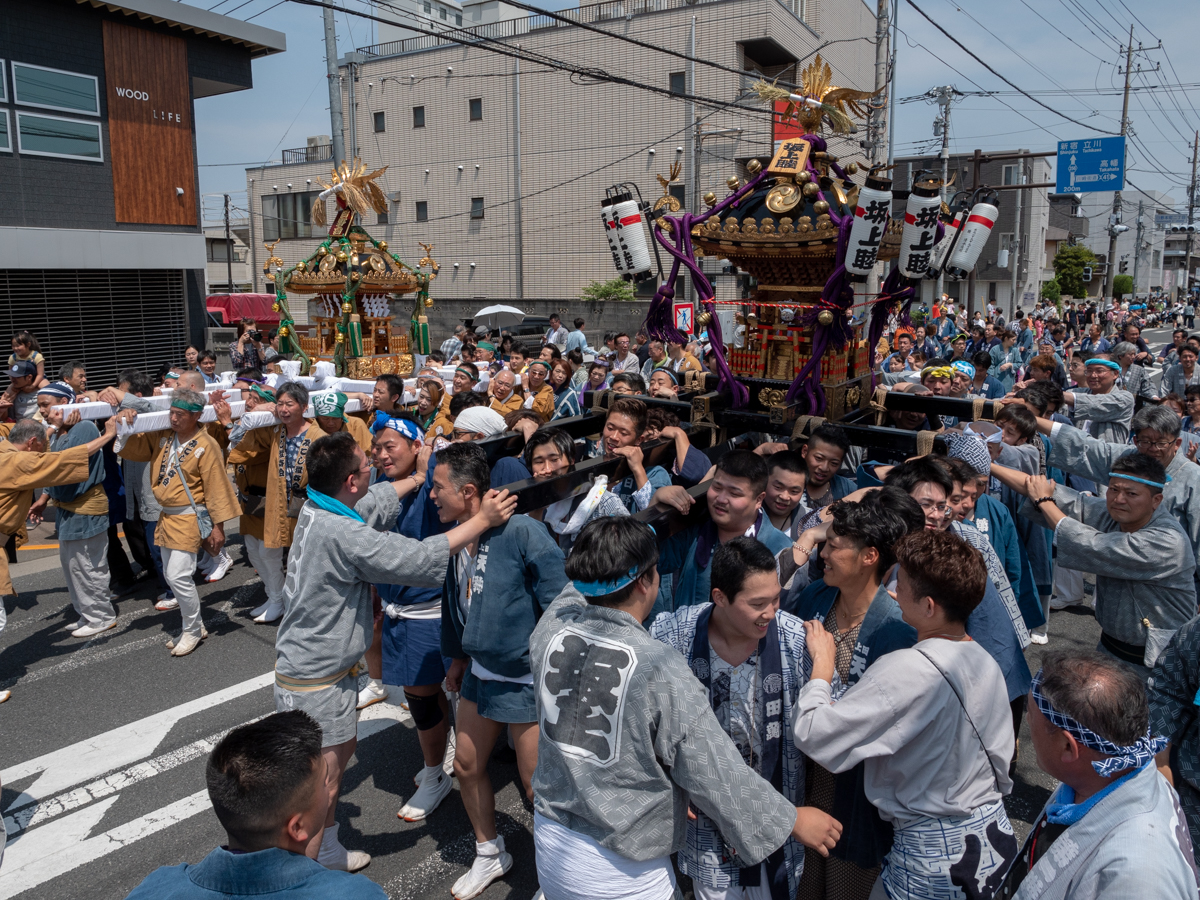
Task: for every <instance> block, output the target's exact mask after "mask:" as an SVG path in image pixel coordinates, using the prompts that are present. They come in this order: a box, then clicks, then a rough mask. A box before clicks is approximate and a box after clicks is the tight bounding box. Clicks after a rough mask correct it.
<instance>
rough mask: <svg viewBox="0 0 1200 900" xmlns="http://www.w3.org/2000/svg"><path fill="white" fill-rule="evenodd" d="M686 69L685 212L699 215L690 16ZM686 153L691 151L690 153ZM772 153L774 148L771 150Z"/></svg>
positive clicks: (692, 291)
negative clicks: (686, 194)
mask: <svg viewBox="0 0 1200 900" xmlns="http://www.w3.org/2000/svg"><path fill="white" fill-rule="evenodd" d="M687 55H688V61H687V67H686V68H685V69H684V73H685V74H684V81H685V83H686V84H687V92H688V97H687V100H686V101H685V102H684V104H683V117H684V120H685V121H686V123H687V132H686V134H687V141H686V143H688V144H690V146H688V147H686V148H685V151H684V156H685V157H686V159H685V160H684V162H685V164H688V165H689V167H690V168H691V171H690V172H684V178H685V179H686V183H687V192H688V202H687V210H688V211H689V212H691V214H692V215H694V216H695V215H699V214H700V154H701V153H703V152H704V146H703V145H704V142H703V141H702V140H701V139H700V134H699V131H700V126H699V125H698V124H697V123H696V101H695V100H693V99H692V98H693V97H695V96H696V63H695V62H693V60H695V58H696V17H695V16H692V25H691V28H690V29H689V30H688V43H687ZM687 151H691V152H690V153H689V152H687ZM771 152H772V153H774V148H772V151H771ZM685 284H686V285H687V293H686V294H685V296H686V298H687V299H688V300H689V301H690V302H691V304H692V307H693V310H694V309H695V306H696V299H697V297H696V286H695V285H694V284H693V283H692V278H691V276H690V275H689V276H688V278H687V280H686V282H685Z"/></svg>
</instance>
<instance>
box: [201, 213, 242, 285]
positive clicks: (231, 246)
mask: <svg viewBox="0 0 1200 900" xmlns="http://www.w3.org/2000/svg"><path fill="white" fill-rule="evenodd" d="M248 233H249V229H248V223H247V221H246V220H245V219H242V220H240V221H234V222H231V223H230V229H229V235H228V237H227V236H226V234H225V226H224V225H209V226H206V227H205V229H204V251H205V258H206V260H207V263H208V264H207V266H206V269H205V276H206V278H207V282H208V289H207V290H206V291H205V294H241V293H246V292H248V291H249V290H250V286H251V285H252V284H253V283H254V280H253V279H252V278H251V277H250V248H249V247H247V246H246V237H247V235H248Z"/></svg>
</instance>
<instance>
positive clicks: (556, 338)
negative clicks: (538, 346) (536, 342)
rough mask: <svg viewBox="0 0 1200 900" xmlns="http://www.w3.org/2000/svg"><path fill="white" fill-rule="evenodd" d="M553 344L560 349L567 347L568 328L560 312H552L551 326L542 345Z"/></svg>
mask: <svg viewBox="0 0 1200 900" xmlns="http://www.w3.org/2000/svg"><path fill="white" fill-rule="evenodd" d="M548 344H553V345H554V346H555V347H557V348H558V349H559V350H566V348H567V329H566V328H564V327H563V323H562V317H561V316H559V314H558V313H550V327H549V328H548V329H546V334H545V336H544V337H543V338H542V346H543V347H545V346H546V345H548Z"/></svg>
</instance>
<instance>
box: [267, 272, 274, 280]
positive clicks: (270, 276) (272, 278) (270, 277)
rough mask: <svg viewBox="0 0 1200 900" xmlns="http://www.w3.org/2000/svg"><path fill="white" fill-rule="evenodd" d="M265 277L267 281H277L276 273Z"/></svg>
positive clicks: (269, 273) (270, 273)
mask: <svg viewBox="0 0 1200 900" xmlns="http://www.w3.org/2000/svg"><path fill="white" fill-rule="evenodd" d="M265 277H266V279H267V281H274V280H275V273H274V272H268V273H267V274H266V276H265Z"/></svg>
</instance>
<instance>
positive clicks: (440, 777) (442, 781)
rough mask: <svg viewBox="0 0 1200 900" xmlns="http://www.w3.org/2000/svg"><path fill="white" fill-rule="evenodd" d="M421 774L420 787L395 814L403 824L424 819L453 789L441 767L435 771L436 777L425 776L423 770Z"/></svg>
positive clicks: (431, 775) (448, 777)
mask: <svg viewBox="0 0 1200 900" xmlns="http://www.w3.org/2000/svg"><path fill="white" fill-rule="evenodd" d="M421 772H422V779H421V786H420V787H419V788H417V792H416V793H415V794H413V795H412V797H410V798H409V800H408V802H407V803H405V804H404V806H403V807H401V809H400V812H398V813H396V817H397V818H400V819H403V820H404V821H405V822H420V821H421V820H422V819H424V818H426V817H427V816H428V815H429V814H430V813H431V812H433V811H434V810H435V809H437V808H438V806H439V805H440V804H441V802H442V801H443V800H445V799H446V797H447V795H448V794H449V793H450V789H451V788H452V787H453V783H452V782H451V780H450V776H449V775H447V774H446V773H445V772H443V771H442V770H441V767H438V768H437V769H436V772H437V774H436V775H433V774H432V773H430V774H429V775H425V774H424V772H425V770H424V769H422V770H421Z"/></svg>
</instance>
